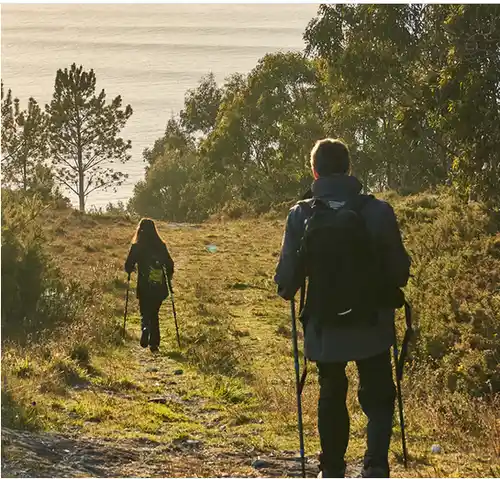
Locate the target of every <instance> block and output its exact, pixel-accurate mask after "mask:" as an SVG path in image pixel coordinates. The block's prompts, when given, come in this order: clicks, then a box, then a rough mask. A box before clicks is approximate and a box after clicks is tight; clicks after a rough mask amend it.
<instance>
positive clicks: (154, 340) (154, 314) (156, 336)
mask: <svg viewBox="0 0 500 479" xmlns="http://www.w3.org/2000/svg"><path fill="white" fill-rule="evenodd" d="M161 303H162V302H161V301H160V302H158V301H157V302H155V304H154V305H152V308H151V330H150V337H149V347H150V348H151V351H157V350H158V346H160V317H159V314H160V307H161Z"/></svg>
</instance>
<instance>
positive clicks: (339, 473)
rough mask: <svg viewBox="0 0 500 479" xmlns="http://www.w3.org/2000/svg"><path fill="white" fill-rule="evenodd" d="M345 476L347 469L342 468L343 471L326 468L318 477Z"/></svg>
mask: <svg viewBox="0 0 500 479" xmlns="http://www.w3.org/2000/svg"><path fill="white" fill-rule="evenodd" d="M344 476H345V469H342V470H341V471H330V470H328V469H325V470H324V471H320V473H319V474H318V476H317V477H319V478H322V477H344Z"/></svg>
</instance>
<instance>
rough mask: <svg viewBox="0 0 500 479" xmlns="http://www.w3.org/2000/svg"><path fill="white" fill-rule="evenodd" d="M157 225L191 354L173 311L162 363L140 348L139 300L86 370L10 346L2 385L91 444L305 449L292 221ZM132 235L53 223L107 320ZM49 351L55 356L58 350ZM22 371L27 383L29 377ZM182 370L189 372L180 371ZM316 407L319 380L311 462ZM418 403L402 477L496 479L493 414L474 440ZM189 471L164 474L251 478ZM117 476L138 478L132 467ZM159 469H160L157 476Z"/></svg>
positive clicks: (356, 449)
mask: <svg viewBox="0 0 500 479" xmlns="http://www.w3.org/2000/svg"><path fill="white" fill-rule="evenodd" d="M158 227H159V230H160V232H161V234H162V236H163V237H164V238H165V240H166V241H167V243H168V246H169V249H170V251H171V254H172V256H173V258H174V260H175V263H176V273H175V277H174V286H175V293H176V295H175V298H176V308H177V311H178V317H179V323H180V330H181V337H182V339H183V346H184V347H183V349H182V350H181V351H178V349H177V347H176V343H175V330H174V328H173V319H172V315H171V308H170V304H168V303H166V304H165V305H164V306H163V307H162V310H161V331H162V335H163V340H162V341H163V342H162V349H161V354H160V355H159V356H157V357H155V358H153V357H152V355H151V354H150V352H149V350H142V349H141V348H140V347H138V344H137V343H138V332H139V318H138V305H137V302H136V300H135V295H131V302H130V306H129V312H130V317H129V323H128V328H127V329H128V334H129V338H128V340H127V342H126V344H125V345H124V346H123V345H116V346H114V347H110V348H106V349H105V350H100V351H99V350H97V351H95V352H92V355H91V357H90V359H89V360H88V361H87V360H85V361H83V364H81V365H80V366H77V365H76V363H75V362H74V361H70V360H69V359H68V358H67V357H66V354H67V353H66V352H65V350H63V349H61V351H60V353H59V354H58V353H57V351H56V352H55V353H54V354H52V355H51V357H50V359H46V358H44V356H43V351H42V352H40V353H38V355H37V356H32V359H31V362H30V360H29V359H28V360H27V359H26V354H25V353H24V352H22V351H19V350H16V348H10V349H9V348H7V353H6V354H7V357H6V365H4V367H3V370H4V374H3V376H4V379H5V378H7V379H8V381H9V386H10V389H11V390H12V391H14V396H15V397H16V395H17V396H18V397H23V398H24V400H26V397H29V398H30V399H31V400H32V402H33V404H35V405H34V406H33V411H32V412H33V416H34V417H35V416H36V421H38V423H39V424H40V425H41V426H42V427H43V428H45V429H47V430H53V431H58V432H62V433H68V434H78V435H80V436H81V437H96V438H103V437H108V438H112V439H113V440H114V439H117V440H123V439H124V438H129V439H131V440H134V439H141V438H142V439H144V438H148V439H150V440H153V441H155V442H156V443H159V444H161V445H162V446H164V447H165V448H167V446H169V445H171V444H175V443H176V441H179V440H182V439H186V438H191V439H198V440H201V441H202V442H203V445H204V448H205V449H207V450H213V451H214V453H215V452H217V451H225V452H231V451H234V452H238V451H239V452H243V453H244V454H247V455H248V457H249V458H250V457H254V456H255V455H256V452H255V451H267V452H269V451H283V450H297V447H298V441H297V433H296V416H295V394H294V383H293V379H294V376H293V358H292V355H291V343H290V339H289V331H290V327H289V317H288V305H287V304H286V303H285V302H283V301H282V300H280V299H279V298H277V296H276V294H275V287H274V284H273V282H272V277H273V274H274V267H275V263H276V259H277V251H278V249H279V245H280V241H281V234H282V227H283V220H282V219H279V220H275V219H259V220H248V221H233V222H221V223H218V222H215V223H207V224H203V225H200V226H197V227H190V226H183V227H175V226H172V225H167V224H162V223H159V224H158ZM133 228H134V225H133V224H132V223H130V222H128V221H127V220H119V219H113V218H111V219H109V218H98V217H88V216H84V217H82V216H80V215H78V214H76V213H71V212H60V213H57V214H56V215H54V214H50V215H48V217H47V222H46V231H47V235H48V238H50V242H49V247H50V251H51V252H52V253H53V254H54V257H55V258H56V260H57V262H58V263H59V264H60V266H61V267H62V268H63V270H64V271H65V272H66V273H67V274H68V275H70V276H73V277H77V278H79V279H80V280H81V281H84V282H92V281H97V283H98V284H99V285H100V288H101V290H102V291H103V296H102V297H100V298H96V301H102V302H104V303H105V304H106V305H107V309H106V314H112V315H114V316H115V318H116V321H117V322H120V321H121V318H120V315H121V314H122V311H123V298H124V291H125V274H124V273H123V272H122V265H123V261H124V258H125V256H126V253H127V249H128V245H129V239H130V237H131V236H132V233H133ZM210 243H213V244H216V245H217V248H218V250H217V252H216V253H209V252H208V251H207V250H206V249H205V246H206V245H207V244H210ZM53 348H55V349H56V350H57V345H56V346H53ZM32 354H35V353H32ZM34 357H35V358H36V359H33V358H34ZM55 362H57V367H56V366H55V365H54V363H55ZM61 363H62V364H63V366H61ZM25 370H27V371H29V372H30V373H29V374H23V373H22V372H23V371H25ZM54 370H57V371H58V372H59V373H60V371H61V370H63V371H66V372H65V373H64V374H63V375H62V376H63V380H62V383H61V374H59V375H57V377H55V376H54V375H51V374H47V371H54ZM177 370H182V371H183V374H176V371H177ZM313 371H314V368H313ZM178 372H179V371H177V373H178ZM349 373H350V375H351V379H352V382H351V387H350V392H349V407H350V410H351V412H352V422H351V428H352V439H351V442H350V446H349V451H348V457H349V458H350V459H351V460H356V461H357V460H359V458H360V457H361V456H362V453H363V447H364V426H365V420H364V416H363V414H362V413H361V411H360V409H359V407H358V405H357V402H356V395H355V390H356V389H355V384H356V378H355V371H354V370H353V368H351V367H349ZM57 384H59V385H61V384H62V387H56V386H57ZM152 398H162V401H163V402H164V404H161V403H157V402H150V401H149V400H150V399H152ZM316 398H317V385H316V377H315V374H314V372H313V373H312V374H310V377H309V380H308V385H307V387H306V390H305V397H304V402H305V406H304V408H305V413H304V421H305V430H306V449H307V453H308V454H310V455H314V454H315V453H316V452H317V451H318V450H319V440H318V436H317V432H316ZM408 401H409V402H408V403H407V406H406V411H407V417H408V425H407V428H408V434H409V437H408V442H409V450H410V454H411V456H412V461H411V466H410V469H409V470H407V471H405V470H404V469H403V467H402V465H401V457H400V441H399V439H400V435H399V432H398V428H397V427H396V429H395V435H394V440H393V443H392V446H391V463H392V467H393V475H394V476H400V477H401V476H406V477H410V476H411V477H437V476H442V477H453V476H455V477H464V476H476V477H478V476H494V475H498V473H499V472H500V469H499V462H498V457H497V458H495V457H494V456H495V452H497V449H496V448H498V437H496V438H494V437H493V436H492V435H491V434H493V433H495V431H496V434H498V429H495V427H496V428H498V423H497V421H498V416H497V415H495V414H494V413H493V412H491V411H490V410H488V409H485V411H484V421H485V424H488V425H489V426H490V427H491V430H490V431H487V432H485V431H483V432H482V433H480V434H479V435H478V434H476V433H474V434H473V433H472V432H471V434H470V435H468V434H467V433H462V432H461V433H457V432H456V431H452V430H450V429H449V428H450V427H452V424H450V423H447V421H446V418H445V417H444V416H443V415H441V416H440V415H439V414H436V413H435V411H430V410H429V409H428V408H427V406H426V404H424V403H423V402H422V404H420V402H419V399H417V398H415V397H414V396H412V397H411V398H409V400H408ZM464 407H469V406H467V405H465V406H464ZM434 442H438V443H439V444H441V445H442V447H443V450H444V451H445V454H442V455H431V454H430V446H431V444H433V443H434ZM172 460H173V461H174V459H172ZM162 461H166V459H165V457H163V458H162ZM186 461H187V462H186ZM188 463H189V459H186V460H184V462H183V463H182V465H181V464H179V465H178V466H176V467H173V466H172V465H170V466H169V467H167V465H165V468H164V469H163V471H168V474H169V475H171V476H182V475H185V474H187V472H186V471H191V474H198V475H212V476H213V475H221V474H222V473H223V472H232V474H239V475H254V474H255V471H253V470H252V469H251V468H250V467H248V466H245V465H238V466H234V467H232V468H230V470H229V471H228V470H227V468H226V470H224V468H223V467H222V466H221V465H220V464H219V465H215V464H214V465H213V467H212V466H210V465H207V464H206V463H205V464H204V465H203V466H201V465H199V464H198V465H196V466H195V464H194V463H193V465H192V467H189V466H188ZM228 464H229V462H228ZM228 467H229V466H228ZM120 473H121V474H135V475H137V473H136V472H135V473H134V471H132V470H128V469H122V470H121V471H120ZM158 473H159V474H161V472H158V471H155V470H153V469H151V470H150V474H151V475H158ZM163 474H165V472H163ZM146 475H147V472H146Z"/></svg>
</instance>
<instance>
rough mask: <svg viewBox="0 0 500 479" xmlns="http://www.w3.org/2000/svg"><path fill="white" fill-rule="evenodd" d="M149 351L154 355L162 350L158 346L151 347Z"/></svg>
mask: <svg viewBox="0 0 500 479" xmlns="http://www.w3.org/2000/svg"><path fill="white" fill-rule="evenodd" d="M149 350H150V351H151V352H152V353H157V352H159V351H160V349H159V348H158V346H149Z"/></svg>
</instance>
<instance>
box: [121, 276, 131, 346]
mask: <svg viewBox="0 0 500 479" xmlns="http://www.w3.org/2000/svg"><path fill="white" fill-rule="evenodd" d="M130 275H131V273H129V274H128V278H127V295H126V296H125V312H124V314H123V339H125V327H126V324H127V309H128V292H129V289H130Z"/></svg>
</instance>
